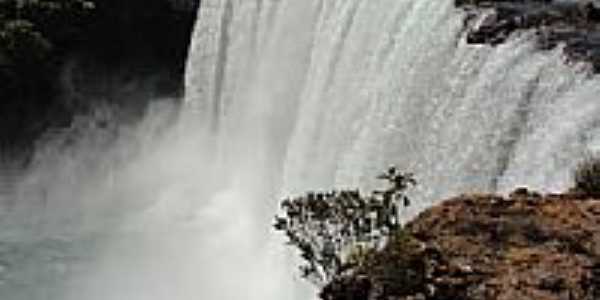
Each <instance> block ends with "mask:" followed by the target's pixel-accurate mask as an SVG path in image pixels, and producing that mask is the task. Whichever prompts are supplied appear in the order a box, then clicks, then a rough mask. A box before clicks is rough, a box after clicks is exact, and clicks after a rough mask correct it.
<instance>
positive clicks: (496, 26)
mask: <svg viewBox="0 0 600 300" xmlns="http://www.w3.org/2000/svg"><path fill="white" fill-rule="evenodd" d="M455 5H456V6H457V7H459V8H462V9H463V10H465V11H466V13H467V17H466V20H465V28H466V31H467V33H466V41H467V42H468V43H471V44H489V45H498V44H500V43H503V42H504V41H506V39H507V38H508V37H509V36H510V35H511V34H514V33H515V32H518V31H525V30H528V31H533V32H534V33H535V37H536V45H537V47H538V48H539V49H542V50H549V49H554V48H555V47H557V46H559V45H561V44H562V45H564V48H563V49H564V53H565V57H566V58H567V62H569V63H572V62H587V63H589V64H590V65H591V67H592V70H593V71H594V72H599V71H600V8H598V7H597V6H596V5H595V4H594V2H592V1H591V0H587V1H564V0H562V1H561V0H554V1H553V0H455Z"/></svg>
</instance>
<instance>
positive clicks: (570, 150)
mask: <svg viewBox="0 0 600 300" xmlns="http://www.w3.org/2000/svg"><path fill="white" fill-rule="evenodd" d="M463 18H464V16H463V14H462V13H461V12H460V11H458V10H456V9H455V8H454V7H453V3H452V1H418V0H378V1H364V0H303V1H296V0H204V1H202V4H201V8H200V12H199V19H198V23H197V25H196V29H195V33H194V35H193V38H192V45H191V51H190V55H189V62H188V68H187V76H186V103H185V105H184V106H183V110H182V111H181V112H180V113H179V115H178V116H177V118H178V119H177V121H176V122H174V123H175V124H170V125H164V124H165V123H168V122H165V121H164V120H165V119H168V118H165V117H164V116H165V114H164V113H157V114H154V113H149V115H148V117H147V119H146V121H145V122H143V123H142V124H141V125H140V126H139V127H136V128H134V129H130V130H124V131H119V132H118V138H116V139H114V138H105V137H104V135H102V134H100V135H98V134H97V133H95V134H84V136H85V138H84V139H82V140H79V141H78V142H76V143H74V145H71V146H68V147H66V149H67V150H65V149H64V148H65V147H63V148H58V147H52V146H50V147H47V148H48V149H59V150H61V151H46V152H43V153H42V154H41V155H40V157H41V158H40V159H39V160H38V161H39V162H40V163H39V164H36V167H34V168H32V170H30V171H29V172H27V173H26V174H25V175H23V178H24V179H23V180H22V183H21V184H20V185H19V186H18V187H17V188H15V189H14V191H13V192H12V199H13V200H12V201H10V202H11V203H13V205H12V208H11V210H10V211H7V212H5V213H4V216H5V217H3V223H4V224H5V226H4V227H3V228H6V229H5V230H4V232H3V242H2V243H1V244H0V254H1V255H2V256H1V257H0V280H1V282H0V284H2V285H0V298H2V299H15V300H19V299H26V300H32V299H34V300H35V299H66V300H71V299H73V300H75V299H86V300H95V299H103V300H106V299H130V300H138V299H140V300H141V299H144V300H158V299H178V300H184V299H307V298H310V297H311V296H310V295H311V292H312V291H310V290H308V291H307V288H306V287H305V286H302V285H301V284H299V283H297V282H296V281H297V278H296V279H295V277H293V275H292V272H293V271H294V266H293V262H292V261H287V260H290V259H288V258H287V257H288V256H286V253H285V252H284V251H282V249H283V246H282V245H281V239H280V238H279V237H276V236H275V237H274V236H273V235H272V234H271V231H270V222H271V218H272V216H273V214H274V213H275V212H276V210H277V199H278V198H279V197H280V196H282V195H287V194H291V193H300V192H303V191H305V190H310V189H329V188H332V187H360V188H362V189H366V190H368V189H371V188H374V187H375V186H376V185H375V182H374V177H375V175H376V174H377V173H378V172H380V171H381V170H383V169H384V168H385V167H387V166H388V165H390V164H395V165H397V166H399V167H400V168H401V169H403V170H410V171H412V172H415V174H416V177H417V179H418V180H419V183H420V185H419V186H418V188H416V189H415V190H414V191H413V195H412V197H413V198H414V199H416V200H418V201H417V204H418V205H415V206H414V207H412V208H411V211H407V212H406V214H407V216H408V215H412V214H414V213H415V212H417V211H419V210H421V209H423V208H425V207H427V206H429V205H431V204H432V203H433V202H434V201H436V200H439V199H442V198H443V197H446V196H450V195H454V194H457V193H460V192H469V191H494V190H495V191H500V192H506V191H508V190H510V189H511V188H513V187H514V186H515V185H528V186H531V187H533V188H537V189H542V190H562V189H564V188H565V187H567V185H568V182H569V172H570V170H571V168H572V167H573V165H574V164H575V163H576V162H577V160H578V159H579V158H580V157H581V156H582V155H583V154H584V153H585V152H587V151H594V150H595V148H596V147H598V146H600V139H599V138H600V135H598V133H600V131H599V129H600V127H599V125H600V123H599V122H598V121H599V120H600V119H598V118H597V117H596V116H597V115H598V112H599V110H600V105H598V104H597V103H596V102H597V101H595V100H596V99H595V95H598V94H599V92H600V83H599V82H598V80H597V78H596V77H593V76H590V75H589V74H587V73H586V72H585V71H582V70H578V69H577V67H567V66H565V65H564V64H563V63H562V58H561V54H560V53H561V52H560V50H556V51H552V52H538V51H536V50H535V49H534V47H533V45H532V43H531V37H530V36H529V35H528V34H527V33H524V34H521V35H518V36H513V37H512V38H511V39H509V41H508V42H507V43H505V44H503V45H500V46H498V47H496V48H491V47H488V46H471V45H466V44H465V43H464V42H462V41H461V35H462V29H463V28H462V26H463ZM157 111H159V112H162V111H164V110H163V109H161V108H158V109H157ZM166 115H168V116H170V114H166ZM156 124H159V125H156ZM159 129H160V130H159ZM103 132H105V131H101V132H100V133H103ZM108 135H109V136H113V134H108ZM90 136H91V137H90ZM92 137H93V138H92ZM98 137H99V138H98ZM107 139H108V140H109V141H108V142H107V141H106V140H107ZM106 145H108V146H106ZM23 220H25V221H23ZM15 224H17V225H16V226H15ZM23 251H25V252H24V253H25V254H19V252H23Z"/></svg>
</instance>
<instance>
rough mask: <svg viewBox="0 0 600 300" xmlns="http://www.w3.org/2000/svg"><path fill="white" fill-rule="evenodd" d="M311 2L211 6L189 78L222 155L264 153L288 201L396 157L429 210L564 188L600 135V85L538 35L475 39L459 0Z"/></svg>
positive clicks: (214, 0)
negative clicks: (462, 198)
mask: <svg viewBox="0 0 600 300" xmlns="http://www.w3.org/2000/svg"><path fill="white" fill-rule="evenodd" d="M298 2H300V1H269V0H263V1H259V0H256V1H235V0H229V1H225V0H205V1H203V4H202V6H203V7H202V8H201V10H200V14H199V20H198V24H197V26H196V30H195V33H194V35H193V43H192V47H191V52H190V58H189V62H188V69H187V70H188V76H187V82H186V87H187V92H188V93H187V101H188V104H189V106H190V107H193V108H196V109H197V110H198V111H201V112H203V115H202V117H201V118H203V119H205V120H206V121H207V122H210V123H211V124H213V126H214V127H213V129H214V130H215V131H216V132H217V133H218V134H217V136H218V138H217V139H218V143H221V147H222V148H221V149H222V151H221V153H222V154H223V155H224V157H222V158H221V159H222V160H223V161H231V160H230V159H229V158H228V154H227V153H226V152H227V151H230V150H233V151H234V155H233V156H234V157H235V156H236V155H235V152H236V151H237V149H241V148H243V149H247V148H248V147H249V146H248V141H250V143H252V144H253V145H254V146H256V147H260V146H258V145H262V146H265V147H266V150H265V151H264V152H268V153H267V154H265V155H268V159H267V163H270V164H271V167H270V169H272V170H273V172H276V173H277V175H276V176H275V177H276V178H281V179H282V182H281V184H279V185H277V186H276V189H278V192H280V194H289V193H300V192H303V191H306V190H311V189H329V188H332V187H361V188H363V189H366V190H369V189H372V188H374V187H375V186H376V182H375V181H374V177H375V175H376V174H378V172H380V171H382V170H383V169H385V168H386V167H387V166H388V165H391V164H395V165H397V166H398V167H399V168H400V169H402V170H407V171H412V172H414V173H415V174H416V176H417V178H418V179H419V182H420V186H419V188H418V189H417V190H415V191H414V193H413V194H414V197H416V198H417V199H418V200H419V201H418V202H419V203H420V205H417V206H416V207H414V212H416V211H420V210H422V209H423V208H425V207H428V206H430V205H431V204H432V203H433V202H434V201H436V200H440V199H442V198H444V197H448V196H451V195H456V194H457V193H461V192H469V191H473V192H476V191H499V192H507V191H509V190H511V189H512V188H514V187H515V186H517V185H527V186H530V187H532V188H535V189H540V190H543V191H561V190H564V189H565V188H567V187H568V185H569V180H570V178H569V177H570V171H571V169H572V168H573V166H574V164H575V163H577V161H578V160H579V159H580V158H581V156H582V155H584V154H585V153H586V152H588V151H594V148H595V147H597V144H598V142H599V141H600V140H598V135H597V134H596V132H597V131H598V130H597V127H598V126H597V125H598V121H597V118H596V117H595V116H596V113H597V112H598V110H599V109H600V106H598V105H597V104H596V103H595V102H596V101H594V99H595V98H594V95H595V94H597V91H598V90H599V89H600V85H598V84H597V79H596V78H595V77H593V76H591V75H590V74H589V73H587V72H586V71H585V69H584V68H581V66H574V67H573V66H566V65H565V64H564V63H563V58H562V56H561V50H560V49H556V50H554V51H547V52H540V51H537V50H536V49H535V47H534V45H533V42H532V36H531V35H530V33H520V34H518V35H515V36H513V37H512V38H511V39H510V40H509V41H508V42H507V43H505V44H503V45H499V46H497V47H495V48H493V47H489V46H481V45H479V46H476V45H467V44H466V43H465V42H464V40H463V39H461V36H462V35H463V34H464V32H463V31H464V27H463V20H464V15H463V13H462V12H461V11H460V10H458V9H455V8H454V7H453V3H452V1H413V0H382V1H360V0H339V1H322V0H313V1H301V3H298ZM192 110H193V109H192ZM209 120H210V121H209ZM207 126H208V125H207ZM240 143H241V145H240ZM254 146H251V147H250V148H252V147H254ZM267 150H268V151H267ZM414 212H413V213H414Z"/></svg>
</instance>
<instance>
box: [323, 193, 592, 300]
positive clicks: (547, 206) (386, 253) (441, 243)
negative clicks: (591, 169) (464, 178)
mask: <svg viewBox="0 0 600 300" xmlns="http://www.w3.org/2000/svg"><path fill="white" fill-rule="evenodd" d="M406 231H407V233H408V234H410V236H412V237H411V240H410V242H408V243H407V242H404V243H402V244H397V245H395V246H392V247H390V246H387V247H386V248H385V249H383V250H382V251H380V252H378V253H377V254H375V257H384V258H385V259H380V260H379V263H374V264H370V265H368V266H366V267H365V269H363V270H362V271H358V272H356V273H355V274H352V275H349V276H346V277H344V278H342V279H340V280H338V281H334V282H333V283H332V284H330V285H329V286H327V287H326V288H325V289H324V292H323V294H322V298H323V299H330V300H338V299H345V300H350V299H352V300H367V299H369V300H370V299H390V300H391V299H395V300H400V299H406V300H408V299H437V300H452V299H461V300H505V299H506V300H509V299H510V300H514V299H520V300H521V299H535V300H559V299H570V300H577V299H581V300H593V299H600V201H599V200H597V199H592V198H590V197H587V196H585V195H580V194H564V195H544V196H542V195H540V194H538V193H534V192H529V191H527V189H517V190H516V191H515V192H514V193H512V194H511V195H510V196H509V197H507V198H504V197H500V196H496V195H463V196H459V197H457V198H454V199H450V200H448V201H445V202H443V203H442V204H440V205H437V206H435V207H432V208H431V209H428V210H427V211H425V212H423V213H422V214H420V215H419V216H418V217H417V218H416V219H414V220H413V221H412V222H410V223H409V224H407V227H406ZM407 245H408V246H407ZM398 247H401V249H402V250H398V249H399V248H398ZM393 253H396V254H395V256H394V254H393ZM375 261H377V260H375ZM409 262H410V263H409ZM377 268H379V269H381V270H386V271H385V272H381V271H375V272H374V270H375V269H377ZM376 274H388V275H390V274H391V275H390V276H387V277H386V276H378V275H376ZM410 274H412V277H410V276H407V275H410ZM349 286H352V287H353V288H354V289H356V287H363V290H362V291H361V293H356V292H354V293H351V294H348V293H346V294H344V293H345V292H347V291H348V289H347V288H345V287H349ZM398 287H411V288H410V289H403V288H398ZM349 295H352V296H349Z"/></svg>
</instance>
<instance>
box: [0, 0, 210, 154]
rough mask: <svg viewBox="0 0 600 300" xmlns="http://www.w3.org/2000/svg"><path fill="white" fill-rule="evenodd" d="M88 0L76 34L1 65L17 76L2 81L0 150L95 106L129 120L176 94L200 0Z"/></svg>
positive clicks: (29, 140)
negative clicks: (25, 62) (28, 59)
mask: <svg viewBox="0 0 600 300" xmlns="http://www.w3.org/2000/svg"><path fill="white" fill-rule="evenodd" d="M94 3H95V5H94V6H95V7H94V9H93V10H92V11H91V13H89V14H88V15H86V16H85V17H83V18H82V19H81V20H77V22H76V27H75V26H74V28H73V29H76V30H77V34H76V35H68V38H66V39H64V40H60V41H57V44H58V45H59V46H60V48H59V47H55V49H53V51H52V52H51V53H50V55H49V57H46V58H44V60H43V62H41V63H38V64H36V65H34V66H32V67H31V68H27V69H25V68H22V67H13V68H11V66H10V65H9V66H8V67H6V66H5V67H4V69H3V72H4V71H6V74H7V76H6V77H7V78H18V79H20V80H19V82H18V83H15V84H13V85H9V84H5V85H3V86H0V98H2V101H1V102H0V117H1V118H0V146H1V147H0V148H1V149H0V151H8V149H18V151H22V150H23V149H27V148H29V146H30V145H31V144H32V142H33V141H34V140H35V139H36V138H38V137H39V136H40V135H41V134H43V133H44V132H45V131H46V130H48V129H49V128H53V127H61V126H67V125H68V124H69V123H70V121H71V119H72V117H73V116H74V115H76V114H82V113H86V112H88V111H90V110H92V109H94V108H95V107H98V106H109V107H112V108H113V109H114V110H115V111H117V112H119V114H120V116H121V117H123V118H126V119H127V120H135V119H136V118H139V117H140V116H141V113H142V112H143V110H144V108H145V107H146V106H147V105H148V103H149V102H151V101H152V100H153V99H158V98H165V97H173V98H175V97H178V96H180V95H181V94H182V91H183V76H184V74H183V73H184V68H185V61H186V56H187V49H188V45H189V39H190V35H191V31H192V28H193V25H194V22H195V17H196V10H197V7H198V5H199V1H198V0H127V1H122V0H96V1H94ZM0 9H3V8H0ZM0 15H2V12H1V11H0ZM78 17H80V16H78ZM0 50H1V49H0ZM2 56H3V55H2V53H1V51H0V64H2V61H6V58H3V57H2ZM0 67H1V66H0ZM19 72H21V73H22V74H17V75H15V74H14V73H19ZM0 75H2V74H0ZM23 78H25V79H26V80H23Z"/></svg>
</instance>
